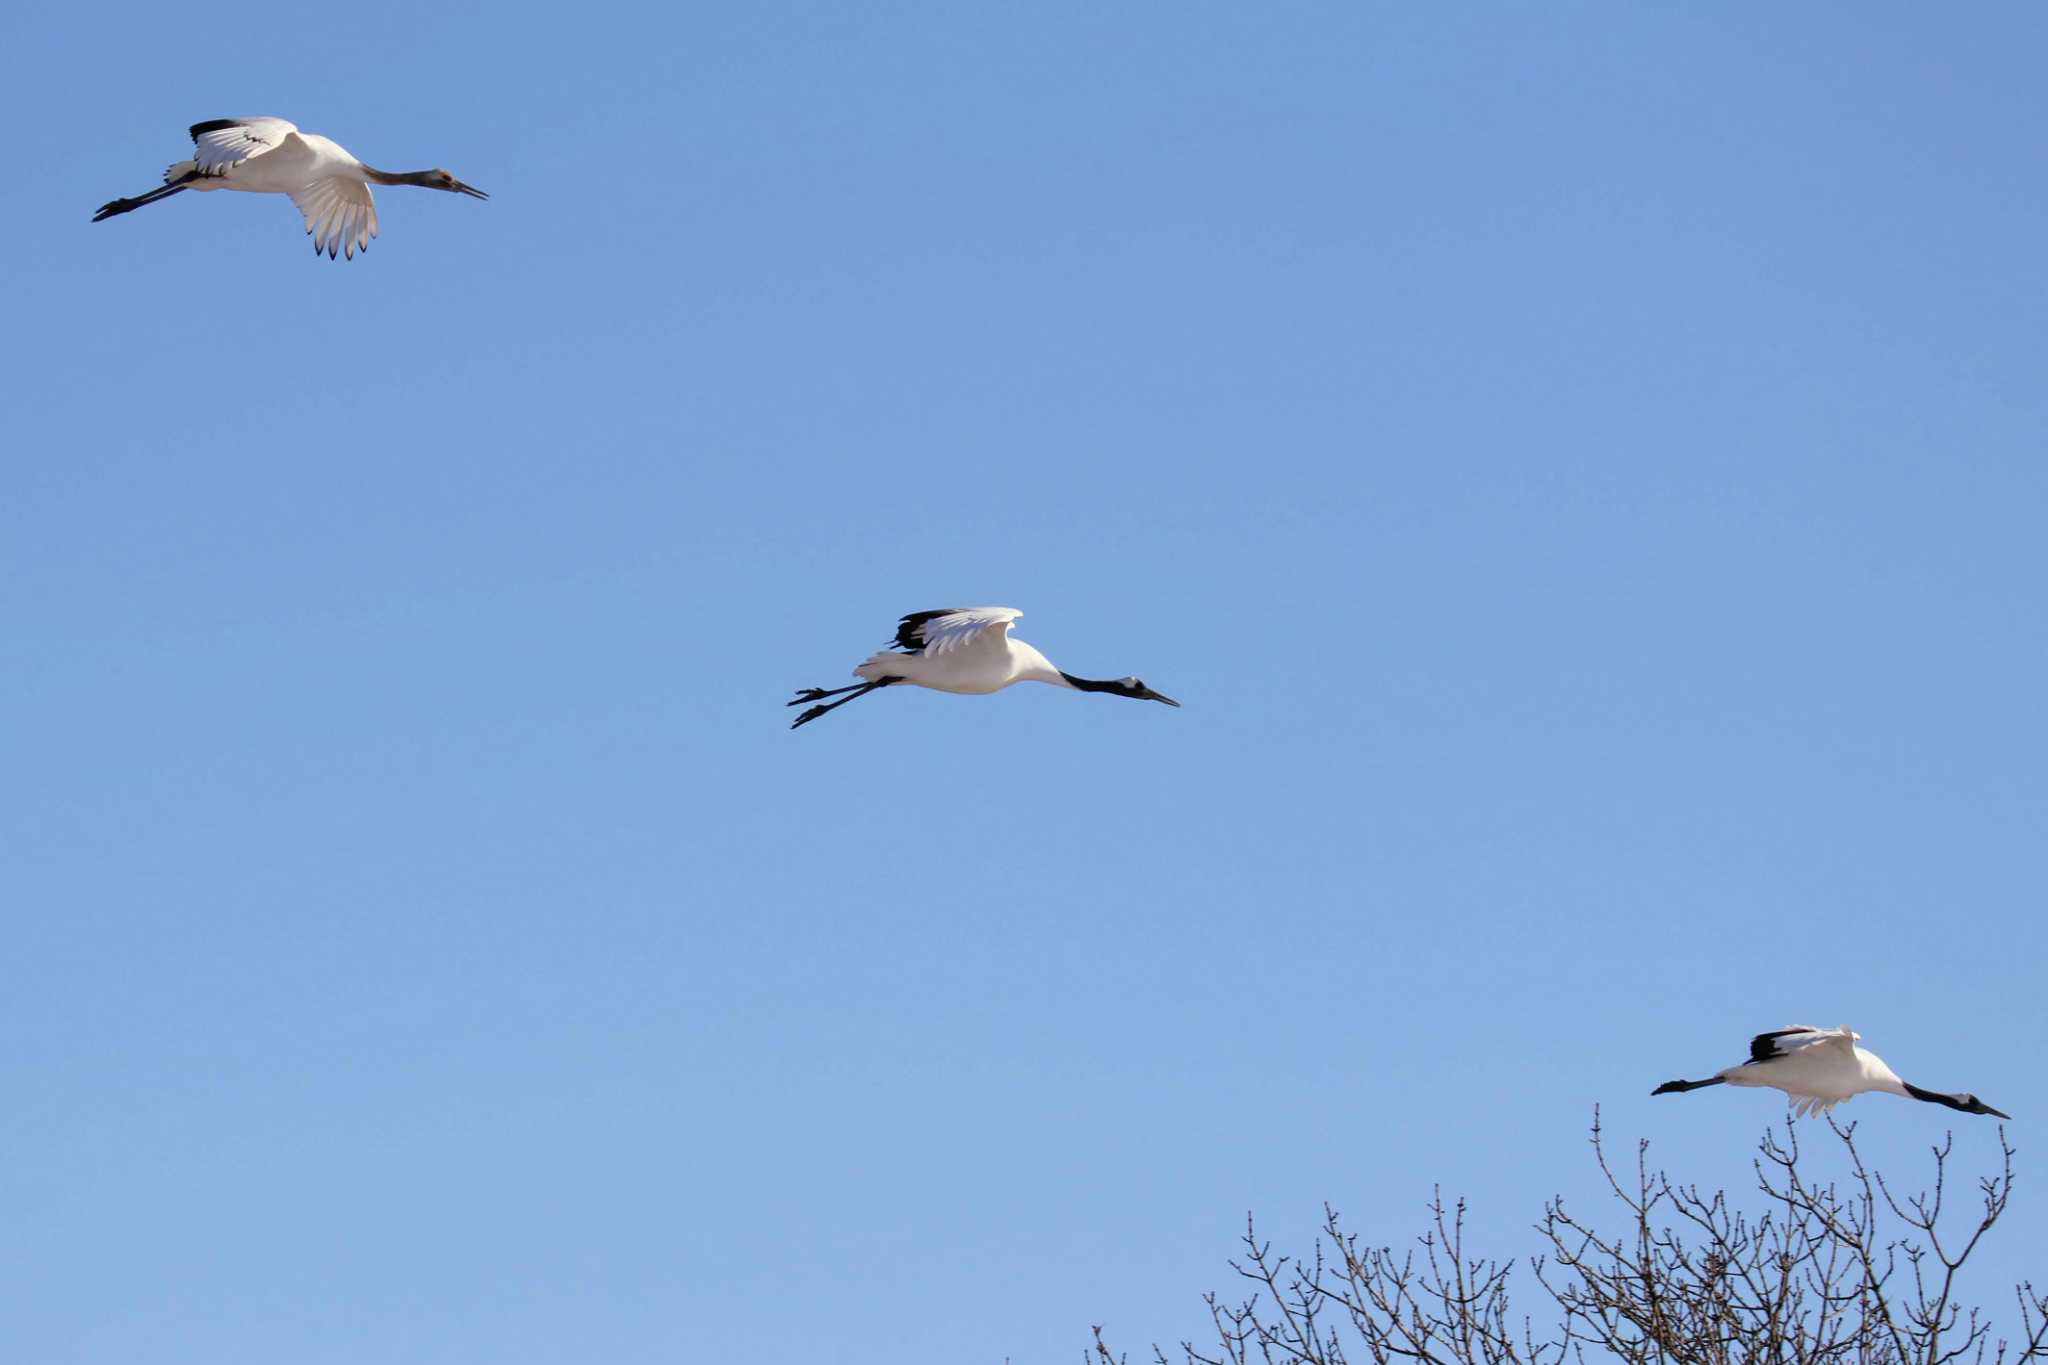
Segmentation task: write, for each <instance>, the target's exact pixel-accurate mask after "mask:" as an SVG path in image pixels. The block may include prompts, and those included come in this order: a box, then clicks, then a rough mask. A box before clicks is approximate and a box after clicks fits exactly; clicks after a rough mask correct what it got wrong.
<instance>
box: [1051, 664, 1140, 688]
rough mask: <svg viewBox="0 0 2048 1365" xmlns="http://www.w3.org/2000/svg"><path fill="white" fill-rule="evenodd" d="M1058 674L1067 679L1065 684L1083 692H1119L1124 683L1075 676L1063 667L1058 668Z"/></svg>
mask: <svg viewBox="0 0 2048 1365" xmlns="http://www.w3.org/2000/svg"><path fill="white" fill-rule="evenodd" d="M1060 676H1061V677H1062V678H1065V679H1066V680H1067V686H1069V687H1072V688H1077V689H1079V690H1080V691H1083V692H1121V691H1123V690H1124V685H1123V684H1122V683H1120V682H1097V681H1096V680H1095V679H1093V678H1077V677H1075V676H1074V675H1073V674H1071V673H1069V672H1067V671H1066V670H1065V669H1061V670H1060Z"/></svg>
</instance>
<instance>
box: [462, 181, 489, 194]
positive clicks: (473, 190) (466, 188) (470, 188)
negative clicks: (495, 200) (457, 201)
mask: <svg viewBox="0 0 2048 1365" xmlns="http://www.w3.org/2000/svg"><path fill="white" fill-rule="evenodd" d="M455 192H456V193H457V194H466V195H468V196H469V197H470V198H472V199H488V198H490V197H491V196H489V195H488V194H485V193H484V192H483V191H482V190H480V189H478V188H477V187H476V186H474V185H465V184H463V183H462V182H461V181H460V180H458V181H456V182H455Z"/></svg>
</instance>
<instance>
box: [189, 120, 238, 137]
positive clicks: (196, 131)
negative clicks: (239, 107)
mask: <svg viewBox="0 0 2048 1365" xmlns="http://www.w3.org/2000/svg"><path fill="white" fill-rule="evenodd" d="M241 126H242V121H241V120H240V119H238V118H210V119H208V120H207V121H206V122H204V123H195V124H193V125H192V140H193V141H194V142H197V141H199V139H200V138H203V137H205V136H206V135H207V134H208V133H217V132H219V131H220V130H221V129H223V128H239V127H241Z"/></svg>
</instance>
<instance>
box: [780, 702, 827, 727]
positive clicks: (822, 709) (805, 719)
mask: <svg viewBox="0 0 2048 1365" xmlns="http://www.w3.org/2000/svg"><path fill="white" fill-rule="evenodd" d="M808 700H809V698H807V697H798V698H797V701H808ZM790 705H791V706H795V705H796V702H795V701H793V702H791V703H790ZM831 709H832V708H831V707H829V706H813V707H812V708H811V709H810V710H808V711H806V712H804V713H803V714H802V715H800V716H798V717H797V718H796V719H795V720H793V721H791V722H790V723H789V728H790V729H792V730H794V729H796V728H797V727H798V726H800V725H806V724H809V723H810V722H811V721H814V720H816V719H817V718H818V717H820V716H822V715H824V714H825V713H826V712H827V711H830V710H831Z"/></svg>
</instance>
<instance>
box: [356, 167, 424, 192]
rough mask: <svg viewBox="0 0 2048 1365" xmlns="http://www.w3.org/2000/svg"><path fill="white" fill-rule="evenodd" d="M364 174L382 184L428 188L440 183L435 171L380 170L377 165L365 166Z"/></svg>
mask: <svg viewBox="0 0 2048 1365" xmlns="http://www.w3.org/2000/svg"><path fill="white" fill-rule="evenodd" d="M363 174H364V175H366V176H368V177H370V179H372V180H374V181H376V182H377V183H378V184H380V185H423V186H426V187H428V188H432V187H433V186H435V185H437V184H439V183H440V181H439V180H438V179H437V178H436V177H437V175H438V172H435V171H380V170H378V169H377V168H376V167H375V166H367V165H366V166H364V167H363Z"/></svg>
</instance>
